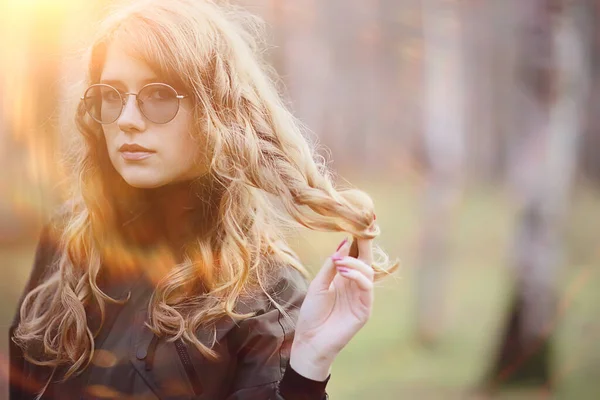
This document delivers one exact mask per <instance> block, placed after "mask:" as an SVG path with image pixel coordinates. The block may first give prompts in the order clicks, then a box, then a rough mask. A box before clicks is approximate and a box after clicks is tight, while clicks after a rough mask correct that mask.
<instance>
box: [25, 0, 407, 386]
mask: <svg viewBox="0 0 600 400" xmlns="http://www.w3.org/2000/svg"><path fill="white" fill-rule="evenodd" d="M261 30H262V23H261V21H260V20H259V19H257V18H256V17H254V16H252V15H249V14H248V13H246V12H245V11H243V10H241V9H239V8H236V7H233V6H231V5H226V4H220V3H219V4H216V3H215V2H213V1H209V0H169V1H162V0H154V1H138V2H135V3H132V4H131V5H127V6H126V7H121V8H120V9H118V11H115V12H113V13H111V14H110V16H109V17H108V18H107V19H106V20H105V21H104V24H103V25H102V27H101V29H100V32H99V34H98V36H97V38H96V40H95V41H94V43H93V45H92V46H91V49H90V51H89V52H88V57H89V71H88V79H87V81H86V82H85V84H86V85H89V84H93V83H97V82H98V80H99V78H100V73H101V69H102V64H103V57H104V56H105V53H106V48H107V46H108V44H110V43H111V42H113V41H119V43H121V44H124V45H125V46H126V48H128V49H129V50H130V51H131V52H132V54H135V55H137V56H139V57H141V58H142V59H143V60H144V61H145V62H146V63H147V64H148V65H149V66H150V67H151V68H152V69H153V70H154V71H155V72H156V73H157V74H158V76H160V77H161V78H163V79H165V80H166V81H167V82H170V83H172V84H173V85H175V86H176V87H180V88H183V89H184V90H185V91H186V92H187V93H188V94H189V95H190V97H191V98H192V99H193V102H194V109H193V112H194V121H195V126H194V127H193V132H192V133H193V134H194V135H196V137H197V138H201V139H199V143H205V145H206V146H207V148H208V149H210V153H209V154H210V156H209V160H208V162H209V163H210V180H208V182H210V183H209V184H207V183H206V182H207V181H206V180H205V179H203V180H201V179H198V180H196V181H194V182H193V183H192V187H193V190H195V191H197V195H198V196H205V195H207V193H209V194H215V193H216V194H217V195H214V196H212V197H211V199H212V200H211V201H208V202H207V204H208V208H207V209H208V210H209V214H210V215H211V216H212V218H211V221H212V227H211V229H210V231H208V232H204V234H202V235H200V234H199V235H197V236H195V237H194V238H193V239H192V240H190V241H188V242H187V244H186V246H185V247H184V257H183V260H176V259H174V258H173V257H172V256H171V255H169V254H170V253H169V250H168V249H167V248H166V247H165V246H154V245H153V246H146V247H145V246H143V245H141V244H140V243H142V242H143V232H144V231H145V228H146V227H144V226H143V225H142V224H143V219H138V220H136V221H138V222H139V223H138V224H137V225H136V223H135V222H134V223H130V224H127V225H125V224H124V221H128V220H129V219H130V218H131V215H132V213H134V212H135V210H138V209H139V207H140V204H143V199H144V197H143V190H140V189H135V188H133V187H130V186H128V185H127V184H126V183H125V182H124V181H123V180H122V178H120V176H119V175H118V173H117V172H116V170H115V169H114V168H113V167H112V165H111V163H110V161H109V158H108V154H107V150H106V144H105V142H104V137H103V134H102V128H101V126H100V125H99V124H97V123H95V122H94V121H93V120H91V119H90V118H89V116H87V114H86V113H85V111H84V109H83V108H82V107H83V106H82V105H79V109H78V111H77V114H76V118H75V121H76V126H77V128H78V131H79V132H80V133H81V140H80V145H79V146H74V147H73V148H72V150H73V151H72V153H71V155H70V156H69V160H71V162H72V164H73V166H72V170H73V172H74V174H73V177H74V178H75V179H74V184H73V185H72V194H71V196H70V197H71V198H72V199H73V201H72V202H71V203H70V204H71V206H70V210H69V213H68V217H67V218H66V219H65V220H64V223H63V224H62V226H61V229H60V241H59V242H60V246H59V250H60V251H58V254H57V257H56V259H55V262H53V263H52V265H51V266H50V267H49V270H48V273H47V275H46V277H45V279H43V282H42V283H41V284H40V285H39V286H37V287H35V288H34V289H33V290H32V291H31V292H30V293H29V294H27V296H26V297H25V298H24V301H23V303H22V306H21V309H20V316H21V320H20V324H19V326H18V328H17V329H16V332H15V338H14V339H15V341H16V342H17V343H18V344H19V345H20V346H21V347H23V348H24V350H25V356H26V358H27V359H28V360H29V361H30V362H33V363H35V364H38V365H46V366H50V367H54V368H56V367H59V366H66V367H68V369H67V371H66V373H65V377H64V379H65V380H66V379H67V378H68V377H69V376H71V375H73V374H76V373H79V372H81V371H82V370H83V369H85V367H86V366H87V365H88V363H89V362H90V361H91V359H92V357H93V354H94V337H95V335H96V334H97V332H92V331H91V329H90V327H89V326H88V324H87V323H86V306H89V305H92V304H94V305H95V306H96V307H98V308H99V310H100V312H101V316H102V318H104V310H105V304H106V302H123V301H126V300H122V299H113V298H111V297H110V296H108V295H107V294H106V293H104V292H103V291H102V290H101V289H100V288H99V286H98V283H97V278H98V276H99V273H100V272H101V269H102V268H109V267H110V266H112V265H116V264H118V268H128V267H129V268H134V267H135V266H136V265H139V264H144V265H149V266H150V267H145V268H158V269H160V268H162V270H163V271H164V276H163V277H162V279H160V280H159V281H158V282H157V284H156V288H155V291H154V294H153V296H152V299H151V301H150V304H149V310H148V311H149V321H148V323H147V324H148V326H149V327H150V328H151V329H152V330H153V331H154V332H155V333H156V334H158V335H160V336H166V337H169V340H175V339H178V338H182V339H184V340H186V341H188V342H189V343H192V344H193V345H195V346H196V347H197V348H198V350H199V351H200V352H201V353H202V354H203V355H204V356H206V357H209V358H211V359H214V358H217V357H218V354H216V353H215V352H214V351H213V350H212V349H211V346H210V345H206V344H204V343H201V342H200V340H199V339H198V338H197V335H196V332H197V331H198V329H211V328H212V329H214V324H215V323H216V321H218V320H219V319H221V318H223V317H230V318H233V319H236V320H239V319H243V318H247V317H249V316H251V315H252V314H240V313H238V312H237V311H236V304H238V301H239V300H240V298H242V297H243V296H245V295H247V294H248V293H255V292H253V290H254V289H257V290H261V291H262V292H263V293H265V294H267V296H269V294H268V293H267V289H268V286H269V283H268V281H269V279H268V277H269V276H272V275H273V274H272V273H273V271H274V270H276V269H278V268H282V266H283V265H288V266H290V265H291V266H292V267H294V268H296V269H297V270H299V271H300V272H302V273H303V274H304V275H305V276H307V273H306V270H305V269H304V268H303V266H302V264H301V263H300V262H299V260H298V259H297V257H296V256H295V255H294V253H293V252H292V251H291V250H290V248H289V247H287V246H286V244H285V240H284V238H285V236H286V234H287V233H288V230H289V229H290V228H293V227H298V224H300V225H302V226H304V227H307V228H309V229H312V230H319V231H329V232H348V233H349V234H351V235H353V236H354V237H357V238H369V239H372V238H375V237H376V236H378V234H379V228H378V227H377V225H375V224H374V213H373V207H374V206H373V203H372V201H371V199H370V197H369V196H368V195H367V194H366V193H364V192H362V191H360V190H356V189H353V188H348V189H336V188H334V185H333V184H332V173H331V171H329V170H328V168H327V165H326V162H325V160H324V159H323V158H322V157H320V156H317V146H316V141H313V142H310V141H309V140H308V139H307V137H306V136H305V132H304V131H303V129H302V127H301V124H300V123H299V122H298V121H297V120H296V119H295V118H294V117H293V115H292V114H291V113H290V111H289V110H288V108H287V107H286V105H285V104H284V102H283V101H282V99H281V96H280V95H279V93H278V91H277V87H276V85H275V82H276V80H275V75H274V74H273V71H272V70H271V69H270V68H269V67H268V66H267V65H266V64H265V63H264V61H263V59H262V46H261V43H259V42H258V41H257V39H259V38H260V37H262V33H261ZM207 185H209V186H210V187H211V188H212V189H211V190H208V191H207V190H206V189H207ZM274 205H276V206H274ZM140 221H141V222H140ZM149 249H150V250H149ZM375 250H376V255H377V262H375V263H374V264H373V268H374V269H375V271H376V275H375V279H376V280H377V279H380V278H381V277H382V276H384V275H387V274H388V273H390V272H391V271H393V270H395V269H396V268H397V267H398V263H397V262H395V263H391V262H390V261H389V258H388V257H387V255H386V254H385V253H384V252H383V251H381V249H380V248H379V247H377V246H376V247H375ZM259 293H260V292H259ZM269 298H271V297H270V296H269ZM271 300H272V301H274V300H273V299H272V298H271ZM275 305H276V306H277V307H278V308H280V307H279V305H277V304H276V302H275ZM213 344H214V343H213ZM34 347H35V348H40V347H42V348H43V349H44V352H43V353H44V354H45V356H44V357H41V356H40V355H36V354H34V353H35V352H33V351H27V350H28V349H32V348H34Z"/></svg>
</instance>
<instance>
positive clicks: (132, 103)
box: [117, 94, 146, 132]
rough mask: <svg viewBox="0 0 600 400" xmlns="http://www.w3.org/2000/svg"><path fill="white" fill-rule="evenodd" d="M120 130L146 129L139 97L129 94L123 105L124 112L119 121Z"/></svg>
mask: <svg viewBox="0 0 600 400" xmlns="http://www.w3.org/2000/svg"><path fill="white" fill-rule="evenodd" d="M117 124H118V125H119V128H120V129H121V130H122V131H124V132H127V131H139V132H142V131H144V130H145V129H146V120H145V118H144V115H143V114H142V112H141V111H140V107H139V104H138V101H137V97H135V95H133V94H128V95H127V98H126V100H125V104H124V105H123V112H121V116H120V117H119V119H118V120H117Z"/></svg>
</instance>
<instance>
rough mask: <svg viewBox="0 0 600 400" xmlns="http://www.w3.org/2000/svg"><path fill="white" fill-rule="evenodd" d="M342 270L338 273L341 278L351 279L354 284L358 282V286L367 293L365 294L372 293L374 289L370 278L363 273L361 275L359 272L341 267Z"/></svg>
mask: <svg viewBox="0 0 600 400" xmlns="http://www.w3.org/2000/svg"><path fill="white" fill-rule="evenodd" d="M340 268H341V269H338V272H339V273H340V275H341V276H343V277H344V278H346V279H350V280H352V281H354V282H356V284H357V286H358V287H359V288H360V289H361V290H363V291H365V292H372V289H373V281H372V280H371V279H369V278H367V277H366V276H365V275H363V274H362V273H360V272H359V271H357V270H355V269H349V268H344V267H340Z"/></svg>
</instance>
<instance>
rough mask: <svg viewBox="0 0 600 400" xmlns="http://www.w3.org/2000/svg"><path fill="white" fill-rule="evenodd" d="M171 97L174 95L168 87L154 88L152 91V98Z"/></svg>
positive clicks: (164, 98)
mask: <svg viewBox="0 0 600 400" xmlns="http://www.w3.org/2000/svg"><path fill="white" fill-rule="evenodd" d="M171 97H173V94H172V93H171V92H170V90H168V89H154V90H153V91H152V93H150V98H152V99H155V100H167V99H169V98H171Z"/></svg>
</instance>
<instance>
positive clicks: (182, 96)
mask: <svg viewBox="0 0 600 400" xmlns="http://www.w3.org/2000/svg"><path fill="white" fill-rule="evenodd" d="M157 85H160V86H164V87H167V88H169V89H171V90H172V91H173V93H175V98H176V99H177V111H176V112H175V114H173V116H172V117H171V119H169V120H168V121H165V122H155V121H153V120H152V119H151V118H150V117H148V116H147V115H146V113H144V110H143V109H142V107H141V105H140V100H139V98H138V96H139V94H140V92H142V91H143V90H144V89H145V88H147V87H148V86H157ZM95 87H109V88H110V89H113V90H114V91H115V92H117V93H118V94H119V97H120V99H121V111H119V114H118V115H117V116H116V118H115V119H114V120H112V121H111V122H102V121H99V120H97V119H96V118H95V117H94V116H93V115H92V113H91V112H90V110H89V109H88V107H87V105H86V101H85V99H86V95H87V93H88V92H89V91H90V89H92V88H95ZM131 95H133V96H135V100H136V103H137V104H138V108H139V110H140V113H141V114H142V115H143V116H144V118H146V119H147V120H148V121H150V122H152V123H153V124H159V125H162V124H167V123H169V122H171V121H173V119H175V117H176V116H177V114H178V113H179V106H180V105H181V99H185V98H186V97H189V96H188V95H186V94H179V93H178V92H177V90H176V89H175V88H174V87H173V86H171V85H168V84H166V83H162V82H151V83H148V84H146V85H144V86H142V88H141V89H140V90H139V91H138V92H137V93H134V92H123V93H121V92H120V91H119V89H117V88H116V87H114V86H111V85H109V84H107V83H95V84H93V85H90V86H89V87H88V88H87V89H86V90H85V92H83V96H81V100H82V101H83V106H84V108H85V111H86V112H87V114H88V115H89V116H90V117H91V118H92V119H93V120H94V121H96V122H98V123H99V124H101V125H109V124H112V123H114V122H116V121H117V120H118V119H119V118H120V117H121V114H123V110H124V109H125V105H126V104H127V99H128V96H131Z"/></svg>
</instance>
